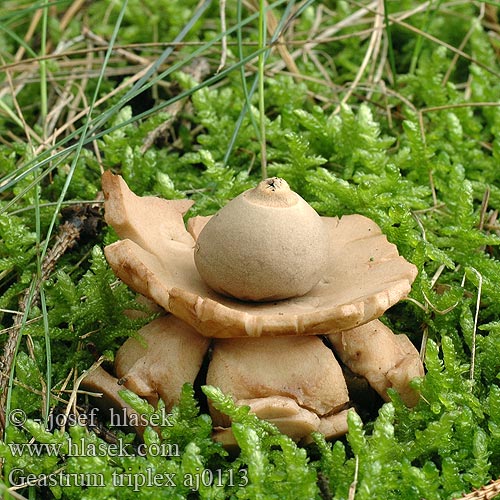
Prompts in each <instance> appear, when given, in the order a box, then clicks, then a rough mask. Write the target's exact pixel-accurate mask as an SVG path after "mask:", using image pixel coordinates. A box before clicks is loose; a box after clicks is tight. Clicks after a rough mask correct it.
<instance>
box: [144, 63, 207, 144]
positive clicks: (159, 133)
mask: <svg viewBox="0 0 500 500" xmlns="http://www.w3.org/2000/svg"><path fill="white" fill-rule="evenodd" d="M184 71H185V72H187V73H189V74H191V76H192V77H193V79H194V80H195V81H196V83H201V81H202V80H203V78H205V76H207V75H208V74H209V73H210V65H209V63H208V61H207V60H206V59H204V58H201V59H195V60H194V62H193V64H191V65H190V66H189V67H187V68H185V69H184ZM188 100H189V97H185V98H184V99H181V100H179V101H176V102H174V103H172V104H171V105H170V106H168V107H167V109H166V110H165V111H166V113H168V114H169V115H170V116H169V117H168V118H167V120H165V121H164V122H163V123H162V124H160V125H159V126H158V127H156V128H155V129H154V130H152V131H151V132H149V134H148V135H147V136H146V137H145V138H144V141H143V143H142V146H141V153H142V154H144V153H145V152H146V151H147V150H148V149H149V148H150V147H151V146H152V145H153V144H154V142H155V141H156V140H157V139H159V138H160V137H163V136H165V134H166V132H167V130H168V129H169V128H170V127H171V126H172V123H174V121H175V120H176V119H177V116H178V115H179V113H180V112H181V111H182V109H183V108H184V106H185V104H186V103H187V102H188Z"/></svg>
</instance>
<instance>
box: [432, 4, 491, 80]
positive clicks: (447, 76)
mask: <svg viewBox="0 0 500 500" xmlns="http://www.w3.org/2000/svg"><path fill="white" fill-rule="evenodd" d="M484 5H485V4H484V3H481V4H480V9H481V10H480V13H479V16H478V17H477V18H476V20H477V21H478V22H481V21H482V20H483V18H484V12H485V8H484ZM475 29H476V25H475V22H473V23H472V26H471V27H470V28H469V31H468V32H467V33H466V34H465V36H464V39H463V40H462V42H461V43H460V45H459V46H458V50H463V49H464V47H465V46H466V45H467V42H468V41H469V38H470V37H471V36H472V34H473V33H474V30H475ZM458 57H459V55H458V54H455V55H454V56H453V59H452V61H451V63H450V66H449V68H448V70H447V71H446V74H445V75H444V77H443V81H442V83H441V85H442V86H443V87H444V86H445V85H446V84H447V83H448V80H449V78H450V75H451V72H452V71H453V68H454V67H455V66H456V64H457V61H458Z"/></svg>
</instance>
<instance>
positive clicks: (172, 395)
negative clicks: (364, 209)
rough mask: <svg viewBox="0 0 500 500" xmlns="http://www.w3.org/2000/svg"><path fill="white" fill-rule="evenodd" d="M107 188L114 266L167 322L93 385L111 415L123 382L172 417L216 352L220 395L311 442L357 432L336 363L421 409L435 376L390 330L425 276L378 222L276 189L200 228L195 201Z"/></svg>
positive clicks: (223, 423) (226, 433) (129, 347)
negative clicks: (423, 383)
mask: <svg viewBox="0 0 500 500" xmlns="http://www.w3.org/2000/svg"><path fill="white" fill-rule="evenodd" d="M102 182H103V190H104V194H105V199H106V201H105V213H106V220H107V222H108V223H109V224H110V225H111V226H112V227H113V228H114V229H115V231H116V232H117V234H118V235H119V237H120V238H122V239H121V240H120V241H118V242H116V243H114V244H112V245H109V246H108V247H106V249H105V254H106V258H107V259H108V262H109V263H110V265H111V267H112V268H113V270H114V272H115V273H116V275H117V276H118V277H119V278H121V279H122V281H124V282H125V283H126V284H128V285H129V286H130V287H131V288H132V289H134V290H135V291H136V292H138V293H139V294H142V295H144V296H146V297H148V298H149V299H151V300H152V301H153V302H155V303H156V304H157V305H159V306H160V307H161V308H162V309H163V310H164V311H165V312H166V313H167V314H166V315H164V316H162V317H160V318H158V319H156V320H154V321H153V322H152V323H150V324H148V325H146V326H145V327H144V328H142V329H141V330H140V332H139V333H140V335H141V337H142V338H143V340H144V342H142V343H141V342H139V341H138V340H136V339H133V338H130V339H128V340H127V341H126V342H125V343H124V344H123V346H122V347H121V348H120V349H119V351H118V353H117V356H116V360H115V374H114V375H111V374H109V373H107V372H105V371H104V370H102V369H98V370H96V371H94V372H93V373H91V374H90V375H89V376H88V377H87V379H86V380H85V381H84V384H85V385H86V386H87V387H88V388H90V389H92V390H95V391H99V392H102V393H103V394H104V395H105V396H106V397H107V398H108V403H109V404H112V405H114V406H115V407H116V406H119V405H120V402H119V397H118V390H119V389H121V388H123V386H122V385H119V383H118V382H120V383H121V384H124V385H125V387H127V388H128V389H130V390H132V391H134V392H135V393H136V394H138V395H139V396H142V397H144V398H146V399H147V400H148V401H149V402H150V403H151V404H153V405H156V404H157V403H158V400H159V399H160V398H161V399H162V400H163V401H164V402H165V404H166V407H167V409H169V408H171V407H172V406H173V405H174V404H175V403H176V402H177V401H178V397H179V395H180V390H181V387H182V385H183V384H184V383H185V382H189V383H194V381H195V378H196V377H197V374H198V372H199V370H200V367H201V365H202V362H203V360H204V358H205V356H206V355H207V354H208V355H209V356H210V363H209V366H208V372H207V375H206V384H208V385H213V386H216V387H219V388H220V389H221V390H222V391H223V392H224V393H225V394H228V395H231V396H232V397H233V399H234V400H235V402H236V404H238V405H248V406H249V407H250V409H251V411H252V412H254V413H255V414H257V415H258V416H259V417H261V418H263V419H266V420H269V421H271V422H273V423H274V424H275V425H276V426H277V427H278V428H279V429H280V430H281V431H282V432H284V433H286V434H288V435H289V436H291V437H292V438H294V439H295V440H297V441H299V440H304V441H307V439H308V436H309V435H310V434H311V432H312V431H320V432H322V433H323V434H325V436H326V437H327V438H332V437H336V436H340V435H342V434H344V433H345V432H346V431H347V423H346V421H347V411H348V408H349V406H350V404H349V393H348V387H347V385H346V381H345V378H344V374H343V370H342V368H341V366H340V365H339V362H338V361H337V358H336V356H338V358H340V361H341V363H342V364H343V365H344V368H345V369H348V370H350V371H351V372H353V373H354V374H356V375H359V376H360V377H364V378H365V379H366V380H367V381H368V383H369V384H370V385H371V386H372V388H373V389H375V390H376V391H377V392H378V393H379V394H380V395H381V396H382V398H384V399H385V400H387V399H388V395H387V389H388V388H394V389H396V390H397V391H398V392H399V394H400V396H401V398H402V399H403V400H404V401H405V402H406V404H408V405H409V406H412V405H414V404H415V403H416V401H417V399H418V394H417V393H416V392H415V391H414V390H413V389H412V388H411V387H410V385H409V382H410V381H411V379H413V378H414V377H418V376H422V375H423V366H422V363H421V361H420V357H419V354H418V352H417V350H416V349H415V347H414V346H413V344H412V343H411V342H410V341H409V339H408V338H407V337H406V336H405V335H402V334H401V335H395V334H393V332H392V331H391V330H390V329H389V328H387V327H386V326H385V325H384V324H383V323H381V322H380V321H379V320H378V319H377V318H379V317H380V316H381V315H382V314H383V313H384V312H385V311H386V310H387V309H388V308H389V307H391V306H392V305H394V304H395V303H396V302H398V301H399V300H401V299H402V298H404V297H406V295H407V294H408V292H409V291H410V286H411V284H412V282H413V280H414V279H415V276H416V268H415V267H414V266H413V265H412V264H410V263H409V262H407V261H406V260H405V259H404V258H403V257H401V256H399V254H398V251H397V249H396V247H395V246H394V245H393V244H391V243H389V242H388V241H387V239H386V237H385V236H384V235H383V234H382V233H381V231H380V229H379V228H378V226H377V225H376V224H375V223H374V222H372V221H371V220H369V219H367V218H366V217H362V216H360V215H349V216H344V217H342V218H340V219H339V218H337V217H320V216H319V215H318V214H317V213H316V212H315V211H314V209H313V208H312V207H311V206H310V205H308V204H307V202H306V201H305V200H303V199H302V198H301V197H300V196H299V195H298V194H296V193H294V192H293V191H291V190H290V188H289V187H288V184H287V183H286V182H285V181H284V180H282V179H279V178H271V179H266V180H264V181H262V182H261V183H260V184H259V185H258V186H257V187H256V188H254V189H250V190H248V191H246V192H244V193H242V194H241V195H240V196H238V197H236V198H235V199H234V200H232V201H230V202H229V203H228V204H227V205H226V206H225V207H223V208H222V209H221V210H220V211H219V212H217V213H216V214H215V215H214V216H212V217H194V218H192V219H189V221H188V223H187V229H186V227H185V225H184V221H183V215H184V214H185V213H186V212H187V210H188V209H189V208H190V206H191V204H192V202H190V201H188V200H163V199H160V198H156V197H138V196H136V195H135V194H134V193H132V192H131V191H130V189H129V188H128V186H127V185H126V184H125V182H124V181H123V179H122V178H121V177H120V176H116V175H113V174H112V173H111V172H105V173H104V175H103V181H102ZM209 408H210V413H211V416H212V420H213V424H214V437H215V438H216V439H218V440H220V441H222V442H223V443H225V444H228V445H230V444H234V438H233V437H232V433H231V430H230V426H231V423H230V421H229V420H228V418H227V417H226V416H225V415H222V414H221V413H219V412H218V411H217V410H215V409H214V408H213V407H211V406H210V402H209ZM127 411H129V412H133V411H132V410H131V409H130V408H127ZM139 432H140V430H139Z"/></svg>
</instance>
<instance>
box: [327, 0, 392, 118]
mask: <svg viewBox="0 0 500 500" xmlns="http://www.w3.org/2000/svg"><path fill="white" fill-rule="evenodd" d="M383 21H384V2H383V0H378V1H377V15H376V16H375V24H374V28H373V33H372V36H371V38H370V44H369V45H368V49H367V51H366V53H365V57H364V58H363V62H362V63H361V65H360V67H359V70H358V72H357V74H356V77H355V78H354V81H353V82H352V84H351V86H350V87H349V90H348V91H347V93H346V94H345V96H344V97H343V98H342V101H341V102H340V104H339V105H338V106H337V108H336V109H335V111H334V114H337V113H339V111H340V109H341V107H342V106H343V105H344V104H346V103H347V101H348V100H349V98H350V97H351V95H352V94H353V92H354V90H355V89H356V87H357V86H358V84H359V82H360V81H361V78H362V76H363V74H364V72H365V70H366V67H367V66H368V63H369V62H370V60H371V59H372V54H374V56H373V59H374V60H376V59H377V56H378V51H379V49H380V39H381V38H382V33H383V27H384V22H383Z"/></svg>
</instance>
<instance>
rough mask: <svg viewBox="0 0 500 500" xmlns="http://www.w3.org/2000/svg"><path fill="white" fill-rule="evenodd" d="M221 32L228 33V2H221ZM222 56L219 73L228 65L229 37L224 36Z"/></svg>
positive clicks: (224, 0)
mask: <svg viewBox="0 0 500 500" xmlns="http://www.w3.org/2000/svg"><path fill="white" fill-rule="evenodd" d="M219 9H220V30H221V32H222V33H225V32H226V0H220V6H219ZM221 50H222V52H221V56H220V64H219V67H218V68H217V73H219V71H221V70H222V69H224V66H225V65H226V59H227V36H226V35H225V34H224V35H223V36H222V39H221Z"/></svg>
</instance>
